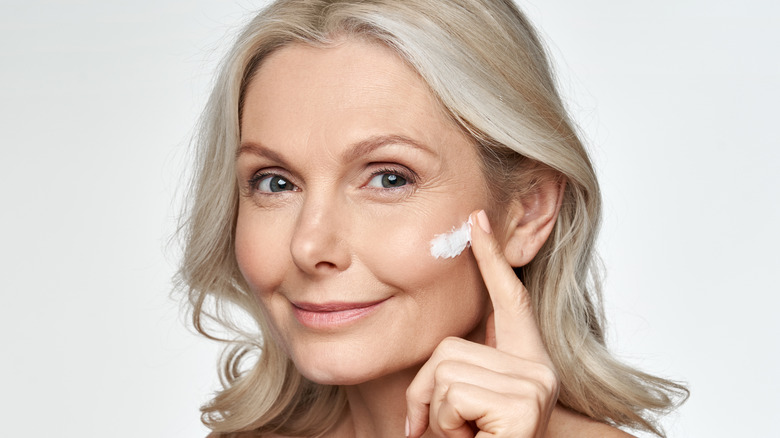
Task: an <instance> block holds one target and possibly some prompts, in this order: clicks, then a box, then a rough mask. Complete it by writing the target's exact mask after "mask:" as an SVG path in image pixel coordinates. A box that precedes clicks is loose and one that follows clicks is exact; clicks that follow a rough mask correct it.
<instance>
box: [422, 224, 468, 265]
mask: <svg viewBox="0 0 780 438" xmlns="http://www.w3.org/2000/svg"><path fill="white" fill-rule="evenodd" d="M430 246H431V255H432V256H434V257H435V258H437V259H451V258H455V257H457V256H459V255H460V254H461V253H462V252H463V251H464V250H465V249H466V248H468V247H469V246H471V218H469V219H468V220H467V221H465V222H463V224H461V226H459V227H452V230H450V232H448V233H442V234H437V235H435V236H434V237H433V239H432V240H431V242H430Z"/></svg>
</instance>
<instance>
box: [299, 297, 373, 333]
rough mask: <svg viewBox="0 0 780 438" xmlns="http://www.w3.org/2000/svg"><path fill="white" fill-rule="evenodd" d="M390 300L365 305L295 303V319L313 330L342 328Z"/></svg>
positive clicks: (365, 303)
mask: <svg viewBox="0 0 780 438" xmlns="http://www.w3.org/2000/svg"><path fill="white" fill-rule="evenodd" d="M387 300H388V298H385V299H382V300H379V301H372V302H363V303H344V302H330V303H321V304H316V303H306V302H293V303H292V306H293V307H292V308H293V313H294V314H295V318H296V319H297V320H298V322H300V323H301V324H302V325H304V326H306V327H308V328H312V329H319V330H323V329H332V328H337V327H342V326H344V325H347V324H349V323H351V322H353V321H357V320H359V319H361V318H365V317H367V316H369V315H370V314H372V313H373V312H374V311H375V310H377V309H378V308H379V306H380V305H381V304H382V303H384V302H385V301H387Z"/></svg>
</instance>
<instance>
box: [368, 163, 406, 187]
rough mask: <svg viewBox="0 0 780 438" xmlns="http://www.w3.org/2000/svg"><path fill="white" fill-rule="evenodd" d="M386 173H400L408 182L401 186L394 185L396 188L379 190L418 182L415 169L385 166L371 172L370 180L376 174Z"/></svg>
mask: <svg viewBox="0 0 780 438" xmlns="http://www.w3.org/2000/svg"><path fill="white" fill-rule="evenodd" d="M386 174H393V175H398V176H400V177H401V178H403V179H404V180H406V184H404V185H403V186H401V187H394V188H387V189H378V190H398V189H402V188H404V187H406V186H407V185H414V184H415V183H416V182H417V174H415V173H414V172H413V171H411V170H409V171H405V170H401V169H397V168H391V167H384V168H381V169H378V170H375V171H374V172H371V178H369V179H368V180H369V181H371V180H372V179H373V178H374V177H375V176H379V175H386Z"/></svg>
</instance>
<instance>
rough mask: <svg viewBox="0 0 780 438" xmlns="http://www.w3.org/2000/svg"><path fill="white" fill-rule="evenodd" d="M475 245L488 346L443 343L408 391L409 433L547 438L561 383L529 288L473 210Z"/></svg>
mask: <svg viewBox="0 0 780 438" xmlns="http://www.w3.org/2000/svg"><path fill="white" fill-rule="evenodd" d="M471 216H472V217H471V219H472V223H474V224H475V225H474V226H473V227H472V231H471V239H472V242H471V246H472V251H473V252H474V256H475V257H476V259H477V264H478V265H479V269H480V272H481V273H482V278H483V280H484V281H485V285H486V286H487V290H488V293H489V294H490V299H491V301H492V303H493V313H492V314H491V315H490V316H489V317H488V321H487V334H486V340H485V345H481V344H476V343H473V342H469V341H465V340H463V339H459V338H447V339H445V340H443V341H442V342H441V343H440V344H439V346H438V347H436V350H434V352H433V355H432V356H431V358H430V359H429V360H428V361H427V362H426V363H425V365H423V367H422V368H421V369H420V371H419V372H418V373H417V376H416V377H415V378H414V380H413V381H412V383H411V385H409V388H408V389H407V391H406V399H407V421H408V425H409V428H408V429H407V430H408V436H409V437H412V438H419V437H420V436H421V435H422V434H423V433H425V431H426V429H427V428H428V427H430V430H431V431H432V432H433V433H434V434H435V435H437V436H443V437H447V438H450V437H452V438H461V437H468V438H472V437H474V436H475V433H476V437H477V438H486V437H496V438H498V437H512V438H541V437H543V436H544V433H545V430H546V428H547V422H548V421H549V419H550V414H551V413H552V410H553V408H554V407H555V403H556V401H557V398H558V378H557V376H556V374H555V371H554V369H553V365H552V361H551V360H550V356H549V355H548V354H547V351H546V350H545V348H544V343H543V342H542V338H541V335H540V333H539V328H538V327H537V325H536V319H535V317H534V313H533V309H532V306H531V300H530V297H529V295H528V291H527V290H526V288H525V287H524V286H523V284H522V283H521V282H520V280H519V279H518V278H517V276H516V275H515V273H514V271H513V270H512V267H511V266H510V265H509V262H508V261H507V260H506V258H505V257H504V255H503V253H502V251H501V248H500V246H499V245H498V242H496V240H495V238H494V236H493V234H492V233H491V231H490V224H489V223H488V220H487V216H486V215H485V213H484V212H483V211H480V212H478V213H472V215H471Z"/></svg>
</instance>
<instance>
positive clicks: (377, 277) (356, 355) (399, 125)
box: [236, 39, 490, 384]
mask: <svg viewBox="0 0 780 438" xmlns="http://www.w3.org/2000/svg"><path fill="white" fill-rule="evenodd" d="M237 177H238V183H239V184H240V187H241V190H242V197H241V200H240V204H239V211H238V221H237V225H236V258H237V261H238V265H239V267H240V269H241V272H242V274H243V276H244V278H245V279H246V281H247V284H248V285H249V286H250V288H251V290H252V292H253V293H254V294H256V296H257V297H258V298H259V300H260V302H261V304H262V308H263V310H264V312H265V314H266V317H267V318H268V321H269V322H270V326H271V328H272V330H273V333H272V335H273V336H274V339H275V340H276V341H277V342H278V343H279V344H280V345H281V346H282V348H284V349H285V351H287V353H288V354H289V355H290V357H291V358H292V360H293V361H294V362H295V364H296V366H297V368H298V369H299V370H300V371H301V373H302V374H304V375H305V376H306V377H308V378H310V379H312V380H314V381H316V382H320V383H328V384H355V383H360V382H363V381H368V380H371V379H374V378H377V377H381V376H384V375H387V374H390V373H392V372H395V371H400V370H402V369H406V368H409V367H412V366H414V365H418V364H420V363H421V362H423V361H424V360H426V359H427V358H428V357H429V355H430V354H431V352H432V351H433V349H434V348H435V347H436V345H438V343H439V342H440V341H441V340H442V339H443V338H445V337H447V336H459V337H469V338H472V339H475V340H481V339H480V336H482V333H483V332H482V330H484V323H483V320H484V316H485V313H486V308H487V306H488V305H489V304H488V302H487V294H486V291H485V289H484V285H483V283H482V279H481V277H480V275H479V271H478V268H477V266H476V262H475V260H474V258H473V256H472V254H471V252H470V251H465V252H464V253H463V254H461V255H460V256H458V257H455V258H452V259H445V260H443V259H435V258H434V257H432V256H431V254H430V241H431V239H432V238H433V237H434V236H435V235H436V234H440V233H445V232H448V231H450V230H451V229H452V228H453V227H455V226H459V225H460V224H462V223H463V221H464V220H466V218H467V217H468V215H469V213H470V212H472V211H474V210H476V209H480V208H483V209H488V210H489V207H490V206H489V205H488V201H487V200H488V199H489V198H488V189H487V184H486V181H485V177H484V176H483V174H482V172H481V168H480V165H479V158H478V155H477V151H476V149H475V146H474V145H473V144H472V143H471V142H470V140H469V139H468V137H466V136H465V135H464V134H463V133H462V132H461V131H460V130H459V129H458V128H457V127H456V125H455V124H454V123H453V122H452V121H451V120H450V119H448V118H447V116H445V115H444V113H443V112H442V110H441V109H440V107H439V105H438V104H437V102H436V101H435V99H434V98H433V96H432V95H431V93H430V92H429V90H428V89H427V87H426V85H425V83H424V82H423V81H422V79H421V78H420V77H419V76H418V75H417V74H416V73H415V72H414V71H413V70H412V69H410V68H409V67H408V66H407V65H406V64H405V63H404V62H403V61H401V60H400V59H399V58H398V57H397V56H396V55H395V54H394V53H393V52H392V51H390V50H389V49H387V48H385V47H384V46H381V45H378V44H372V43H369V42H365V41H361V40H357V39H346V40H343V41H342V42H340V43H339V44H337V45H334V46H331V47H328V48H315V47H311V46H306V45H302V44H300V45H291V46H288V47H285V48H282V49H280V50H278V51H276V52H275V53H273V54H272V55H271V56H269V57H268V58H267V59H266V60H265V61H264V62H263V64H262V66H261V67H260V69H259V70H258V72H257V74H256V76H255V77H254V78H253V79H252V81H251V83H250V84H249V87H248V89H247V91H246V96H245V103H244V109H243V115H242V132H241V148H240V150H239V152H238V155H237Z"/></svg>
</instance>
